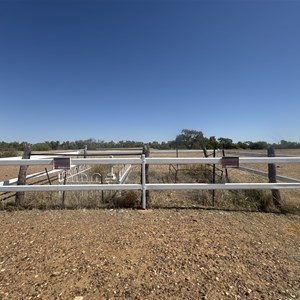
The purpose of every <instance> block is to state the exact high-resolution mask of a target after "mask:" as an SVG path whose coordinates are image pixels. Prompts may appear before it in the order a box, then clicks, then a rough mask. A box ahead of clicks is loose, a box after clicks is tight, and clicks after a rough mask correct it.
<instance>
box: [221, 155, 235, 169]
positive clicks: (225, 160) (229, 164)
mask: <svg viewBox="0 0 300 300" xmlns="http://www.w3.org/2000/svg"><path fill="white" fill-rule="evenodd" d="M222 167H223V168H238V167H239V158H238V157H230V156H226V157H225V156H224V157H222Z"/></svg>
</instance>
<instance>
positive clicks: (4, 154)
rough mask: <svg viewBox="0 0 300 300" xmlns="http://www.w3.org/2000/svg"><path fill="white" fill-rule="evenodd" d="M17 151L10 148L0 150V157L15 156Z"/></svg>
mask: <svg viewBox="0 0 300 300" xmlns="http://www.w3.org/2000/svg"><path fill="white" fill-rule="evenodd" d="M18 155H19V152H18V151H17V150H14V149H11V150H7V151H2V152H0V157H1V158H3V157H15V156H18Z"/></svg>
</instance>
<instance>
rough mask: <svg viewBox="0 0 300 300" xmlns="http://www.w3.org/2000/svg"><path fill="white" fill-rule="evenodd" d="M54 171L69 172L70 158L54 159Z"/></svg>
mask: <svg viewBox="0 0 300 300" xmlns="http://www.w3.org/2000/svg"><path fill="white" fill-rule="evenodd" d="M53 164H54V169H62V170H68V169H70V167H71V159H70V157H54V160H53Z"/></svg>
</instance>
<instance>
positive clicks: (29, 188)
mask: <svg viewBox="0 0 300 300" xmlns="http://www.w3.org/2000/svg"><path fill="white" fill-rule="evenodd" d="M116 190H141V185H140V184H65V185H57V184H55V185H12V186H0V192H57V191H116Z"/></svg>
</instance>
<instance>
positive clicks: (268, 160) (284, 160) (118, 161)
mask: <svg viewBox="0 0 300 300" xmlns="http://www.w3.org/2000/svg"><path fill="white" fill-rule="evenodd" d="M239 162H240V164H274V163H275V164H293V163H300V157H279V156H278V157H240V158H239ZM145 163H146V164H157V165H168V164H221V163H222V157H209V158H187V157H184V158H145ZM52 164H53V159H52V158H50V159H15V160H11V159H1V160H0V166H20V165H23V166H24V165H28V166H30V165H52ZM71 164H72V165H95V164H99V165H101V164H106V165H107V164H114V165H124V164H142V158H73V159H71Z"/></svg>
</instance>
